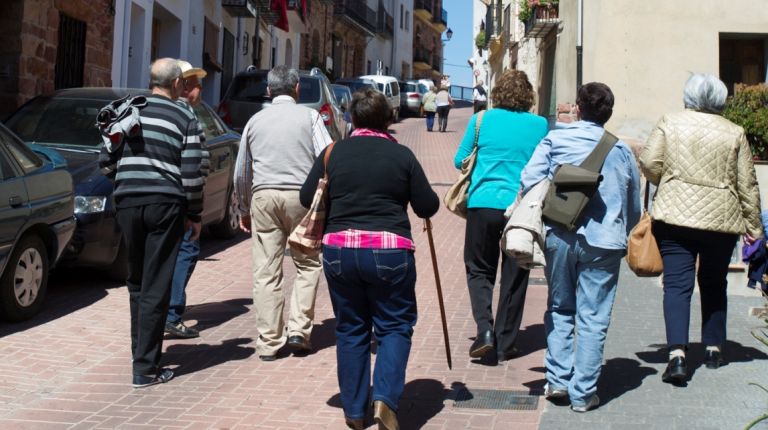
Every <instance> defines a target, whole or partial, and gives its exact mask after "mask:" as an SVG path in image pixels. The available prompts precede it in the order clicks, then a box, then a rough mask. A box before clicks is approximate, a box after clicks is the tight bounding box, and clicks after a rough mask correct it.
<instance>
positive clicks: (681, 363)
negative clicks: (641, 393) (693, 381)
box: [661, 357, 688, 384]
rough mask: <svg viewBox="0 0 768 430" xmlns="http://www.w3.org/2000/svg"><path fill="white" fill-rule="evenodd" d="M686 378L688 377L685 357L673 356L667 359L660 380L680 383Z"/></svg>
mask: <svg viewBox="0 0 768 430" xmlns="http://www.w3.org/2000/svg"><path fill="white" fill-rule="evenodd" d="M686 379H688V368H687V367H686V366H685V357H674V358H673V359H671V360H669V363H667V369H666V370H664V374H663V375H661V380H662V381H664V382H668V383H671V384H682V383H683V382H685V380H686Z"/></svg>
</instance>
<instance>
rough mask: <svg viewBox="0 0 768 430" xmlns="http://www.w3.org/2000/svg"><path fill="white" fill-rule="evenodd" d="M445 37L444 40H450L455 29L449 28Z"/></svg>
mask: <svg viewBox="0 0 768 430" xmlns="http://www.w3.org/2000/svg"><path fill="white" fill-rule="evenodd" d="M445 37H446V39H445V40H444V42H448V41H450V40H451V37H453V30H451V28H450V27H449V28H448V31H446V32H445Z"/></svg>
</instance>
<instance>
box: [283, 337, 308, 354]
mask: <svg viewBox="0 0 768 430" xmlns="http://www.w3.org/2000/svg"><path fill="white" fill-rule="evenodd" d="M288 346H290V347H293V348H295V349H298V350H299V351H311V350H312V344H311V343H309V341H308V340H307V339H304V336H300V335H294V336H290V337H288Z"/></svg>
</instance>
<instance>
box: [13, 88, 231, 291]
mask: <svg viewBox="0 0 768 430" xmlns="http://www.w3.org/2000/svg"><path fill="white" fill-rule="evenodd" d="M128 94H134V95H135V94H145V95H146V94H149V91H147V90H142V89H125V88H71V89H66V90H59V91H56V92H54V93H53V94H52V95H46V96H39V97H35V98H34V99H32V100H30V101H29V102H27V103H26V104H24V105H23V106H22V107H20V108H19V109H18V110H17V111H16V112H15V113H14V114H13V115H11V116H10V117H9V118H8V120H6V125H7V126H8V128H10V129H11V130H12V131H13V132H15V133H16V134H17V135H18V136H19V137H21V138H22V139H23V140H24V141H26V142H27V143H29V144H38V145H42V146H45V147H49V148H55V149H56V150H58V151H59V152H60V153H61V154H62V155H63V156H64V158H65V159H66V160H67V165H68V167H67V168H68V169H69V171H70V172H71V174H72V178H73V179H74V184H75V185H74V187H75V208H74V213H75V217H76V218H77V228H76V230H75V234H74V236H73V238H72V240H71V241H70V243H69V245H68V246H67V248H66V251H65V253H64V255H63V256H62V259H61V263H60V264H61V265H66V266H92V267H100V268H105V269H110V272H111V274H112V275H113V276H114V278H115V279H122V280H125V274H126V271H127V255H126V252H125V247H124V245H122V235H121V233H120V230H119V228H118V226H117V222H116V220H115V205H114V199H113V197H112V192H113V189H112V182H111V181H109V180H108V179H107V178H106V177H104V176H103V175H102V174H101V172H100V171H99V165H98V156H99V151H100V149H101V137H100V136H99V132H98V130H97V129H96V127H95V121H96V114H97V113H98V111H99V110H100V109H101V108H102V107H103V106H104V105H106V104H107V103H108V102H109V101H111V100H115V99H118V98H121V97H124V96H126V95H128ZM195 114H196V115H197V118H198V120H199V121H200V124H201V126H202V128H203V131H204V133H205V140H206V142H205V145H206V147H207V148H208V151H209V152H210V162H211V169H210V173H209V175H208V179H207V180H206V184H205V188H204V206H203V213H202V223H203V225H204V226H209V227H210V230H211V232H212V233H213V234H214V235H215V236H217V237H221V238H228V237H232V236H234V235H235V234H237V231H238V223H239V215H238V212H237V210H236V207H235V204H236V203H235V201H234V197H233V196H234V187H233V186H232V175H233V171H234V163H235V158H236V155H237V148H238V145H239V141H240V136H239V135H238V134H237V133H234V132H232V131H231V130H230V129H229V128H228V127H227V126H226V125H224V124H223V123H222V121H221V119H220V118H219V117H218V116H217V115H216V114H215V113H214V112H213V110H211V108H210V107H208V106H207V105H206V104H205V103H201V104H200V105H199V106H197V107H196V108H195Z"/></svg>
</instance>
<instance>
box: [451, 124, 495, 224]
mask: <svg viewBox="0 0 768 430" xmlns="http://www.w3.org/2000/svg"><path fill="white" fill-rule="evenodd" d="M484 113H485V111H480V112H478V113H477V121H475V141H474V144H473V145H472V152H470V153H469V155H468V156H467V158H465V159H463V160H461V172H460V173H459V178H458V179H457V180H456V182H455V183H454V184H453V185H451V187H450V188H448V192H446V193H445V196H444V197H443V203H445V207H447V208H448V210H449V211H451V212H453V213H455V214H456V215H458V216H460V217H462V218H466V217H467V200H468V199H469V182H470V179H471V178H472V171H473V170H474V169H475V162H476V161H477V139H478V138H479V137H480V123H482V122H483V114H484Z"/></svg>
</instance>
